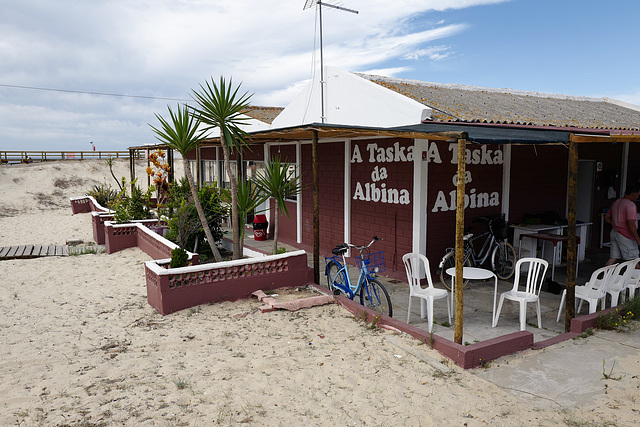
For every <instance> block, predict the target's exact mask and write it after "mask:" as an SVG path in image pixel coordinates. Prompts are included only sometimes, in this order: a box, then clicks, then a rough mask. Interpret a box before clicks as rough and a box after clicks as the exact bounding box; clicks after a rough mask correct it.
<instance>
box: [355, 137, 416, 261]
mask: <svg viewBox="0 0 640 427" xmlns="http://www.w3.org/2000/svg"><path fill="white" fill-rule="evenodd" d="M373 144H375V148H374V145H373ZM356 146H357V147H358V148H357V150H358V151H359V152H360V154H361V159H362V162H357V161H355V162H353V161H352V163H351V240H352V242H351V243H354V244H357V245H363V244H367V243H369V242H370V241H371V239H372V237H373V236H378V237H380V238H382V239H383V241H381V242H377V243H375V245H374V246H372V247H371V251H372V252H373V251H378V250H384V251H385V262H386V267H387V270H388V269H392V270H395V271H398V270H402V271H404V266H403V264H402V256H403V255H404V254H406V253H407V252H411V239H412V230H413V160H412V159H413V158H412V157H410V156H409V157H407V155H408V152H407V148H408V147H411V149H413V140H410V139H401V138H397V139H380V140H366V141H354V142H353V143H352V152H351V157H352V160H353V153H354V151H355V150H356ZM367 146H369V147H370V148H369V149H368V148H367ZM372 152H373V153H374V156H373V159H372V158H371V153H372ZM396 159H398V160H399V161H396ZM371 160H373V161H371ZM380 160H383V161H380ZM389 160H392V161H389ZM385 176H386V178H385ZM374 185H375V190H373V186H374ZM367 186H368V188H369V199H370V200H368V201H367V200H366V198H367ZM385 190H386V193H387V194H389V190H392V191H393V190H395V191H397V192H398V194H399V197H398V199H397V201H398V202H399V203H390V202H389V200H388V199H389V196H387V197H386V199H387V201H383V200H384V198H385V196H384V193H385ZM378 191H379V193H380V198H379V200H378V201H375V199H377V195H378ZM363 198H364V199H365V200H362V199H363ZM393 200H394V201H396V199H395V198H394V199H393ZM354 255H355V254H354Z"/></svg>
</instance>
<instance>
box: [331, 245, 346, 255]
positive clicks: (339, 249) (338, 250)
mask: <svg viewBox="0 0 640 427" xmlns="http://www.w3.org/2000/svg"><path fill="white" fill-rule="evenodd" d="M347 249H349V245H347V244H346V243H342V244H340V245H337V246H336V247H335V248H333V250H332V251H331V253H332V254H334V255H342V254H344V253H345V252H347Z"/></svg>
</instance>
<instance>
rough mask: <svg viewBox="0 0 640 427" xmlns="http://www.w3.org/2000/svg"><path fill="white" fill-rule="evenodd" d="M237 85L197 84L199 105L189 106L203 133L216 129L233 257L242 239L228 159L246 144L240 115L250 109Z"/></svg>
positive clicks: (238, 252) (243, 118)
mask: <svg viewBox="0 0 640 427" xmlns="http://www.w3.org/2000/svg"><path fill="white" fill-rule="evenodd" d="M239 90H240V85H238V86H237V87H235V88H234V87H233V81H232V80H229V83H228V84H227V81H226V80H225V79H224V77H220V81H219V83H218V84H216V82H215V81H214V80H213V78H212V79H211V81H210V82H205V84H204V85H200V90H197V91H195V90H194V91H193V99H194V101H195V102H196V103H197V104H198V106H197V107H191V114H192V116H193V117H195V118H197V119H198V120H199V121H200V122H202V123H203V124H205V125H206V126H207V127H206V130H212V129H215V128H218V129H219V131H220V144H221V146H222V154H223V156H224V167H225V170H226V172H227V176H228V177H229V181H230V184H231V189H230V192H231V225H232V228H233V258H234V259H240V258H241V257H242V236H241V232H242V230H241V229H240V218H239V213H238V181H237V179H236V176H235V174H234V173H233V171H232V170H231V162H230V156H231V153H232V152H234V151H235V152H240V151H241V150H242V147H243V146H244V145H246V143H247V139H248V137H249V136H248V134H247V132H245V131H244V130H243V129H242V125H243V124H244V123H246V121H247V120H248V119H249V117H247V116H245V115H243V112H244V111H245V110H246V109H247V108H248V107H249V100H250V99H251V96H252V95H250V94H248V93H247V92H245V93H243V94H240V93H239Z"/></svg>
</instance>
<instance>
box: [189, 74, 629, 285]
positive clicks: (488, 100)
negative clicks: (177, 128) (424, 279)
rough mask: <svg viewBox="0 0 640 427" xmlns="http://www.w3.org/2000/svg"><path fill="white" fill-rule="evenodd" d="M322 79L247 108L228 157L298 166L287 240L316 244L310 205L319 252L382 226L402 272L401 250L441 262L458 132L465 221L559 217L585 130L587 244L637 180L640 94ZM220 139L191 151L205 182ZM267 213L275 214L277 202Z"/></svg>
mask: <svg viewBox="0 0 640 427" xmlns="http://www.w3.org/2000/svg"><path fill="white" fill-rule="evenodd" d="M324 85H325V87H324V90H321V88H320V83H318V82H312V83H310V86H309V88H307V89H306V90H304V91H303V92H302V93H301V94H300V95H299V96H298V97H297V98H295V99H294V100H293V101H292V102H291V104H290V105H288V106H287V107H286V108H284V109H283V110H280V109H261V108H255V109H253V110H252V111H251V112H250V113H249V114H251V115H253V117H255V118H257V119H258V120H257V122H258V123H259V125H258V126H257V127H256V128H255V129H257V130H250V132H251V136H252V139H251V141H250V144H249V146H247V147H245V149H244V150H243V151H242V153H241V155H234V156H233V158H232V159H233V161H234V163H235V167H237V169H238V170H239V171H241V173H242V174H243V175H245V176H246V177H251V175H252V174H254V173H258V172H259V169H260V168H261V167H262V165H264V162H268V161H269V159H271V158H274V157H276V156H277V157H279V158H280V159H282V160H284V161H287V162H289V163H291V164H294V165H296V166H297V167H298V170H299V171H300V172H301V173H302V182H303V184H304V190H303V191H302V193H301V194H299V195H298V196H297V197H295V198H292V199H291V200H289V201H288V202H287V203H288V210H289V217H287V216H284V215H283V216H282V217H281V218H280V230H279V236H280V240H282V241H284V242H287V243H290V244H293V245H295V246H298V247H302V248H304V249H307V250H309V249H310V248H312V247H313V245H314V217H317V218H319V233H318V234H316V235H318V236H319V245H320V253H321V254H330V253H331V249H332V248H333V247H334V246H335V245H336V244H339V243H341V242H345V241H346V242H351V243H354V244H365V243H368V242H369V241H370V240H371V238H372V237H373V236H374V235H375V236H378V237H381V238H383V239H384V240H383V241H382V242H378V243H376V245H375V249H376V250H384V251H385V260H386V268H387V273H388V274H389V275H390V276H394V275H397V277H398V278H402V277H403V276H404V268H403V264H402V256H403V255H404V254H405V253H407V252H419V253H423V254H426V255H427V257H428V258H429V260H430V263H431V265H432V269H435V267H436V266H437V263H438V261H439V260H440V258H441V257H442V255H443V254H444V251H445V249H446V248H447V247H451V246H453V245H454V238H455V229H456V221H455V218H456V183H457V172H458V164H457V159H458V139H459V138H461V137H463V138H465V139H466V141H467V143H466V153H465V155H466V156H465V158H466V171H465V176H464V180H465V187H466V191H465V224H466V225H467V226H472V225H473V219H474V218H476V217H479V216H487V215H495V214H501V213H502V214H504V215H505V216H506V218H507V219H508V221H509V222H510V223H511V224H520V223H525V222H532V221H536V218H538V219H540V218H543V217H553V218H554V220H556V221H562V220H564V219H565V218H566V216H567V211H568V206H569V202H568V196H569V191H570V189H569V164H570V150H569V146H570V144H572V143H577V147H578V151H577V154H578V180H577V190H576V191H577V196H578V199H577V200H578V201H577V206H576V215H577V220H578V221H579V222H583V223H587V224H591V225H590V226H589V227H587V228H586V234H584V235H583V237H586V239H583V240H584V241H583V242H582V243H581V244H582V245H583V248H584V247H587V248H588V247H593V246H599V245H601V244H602V243H605V241H606V240H607V236H608V229H607V228H606V227H605V226H604V224H603V221H602V212H603V210H605V209H606V208H608V207H609V206H610V204H611V203H612V202H613V200H614V199H615V198H617V197H620V195H621V194H622V193H623V192H624V189H625V186H626V183H627V182H631V181H634V180H638V179H640V145H639V144H637V143H634V142H633V141H636V140H638V136H637V135H639V134H640V107H638V106H635V105H631V104H626V103H624V102H621V101H616V100H613V99H608V98H586V97H573V96H564V95H550V94H543V93H533V92H522V91H516V90H510V89H491V88H480V87H469V86H461V85H449V84H435V83H427V82H421V81H413V80H401V79H393V78H387V77H380V76H372V75H364V74H354V73H348V72H344V71H341V70H338V69H335V68H329V67H327V69H326V73H325V83H324ZM633 135H636V136H635V137H634V136H633ZM218 144H219V141H218V140H216V139H215V138H212V139H210V140H207V141H205V143H203V144H202V145H201V147H200V148H199V149H198V150H197V151H195V152H192V153H190V155H189V159H190V160H192V161H193V162H194V167H195V168H196V169H194V170H197V171H198V176H199V179H200V182H204V183H206V182H210V181H213V180H218V181H219V182H225V181H226V180H227V179H226V177H225V174H224V168H223V167H222V159H223V157H222V150H221V149H220V148H219V146H218ZM313 147H317V155H316V156H315V158H314V153H313V151H314V150H313ZM314 167H317V174H318V175H319V180H318V188H317V190H318V191H317V197H318V204H317V205H318V212H315V213H314V203H313V197H314V185H313V176H314V171H313V169H314ZM265 207H266V208H269V207H270V206H265ZM267 212H268V220H269V223H271V224H272V223H273V218H271V215H273V212H274V210H273V209H270V210H268V211H267ZM314 214H315V216H314ZM474 226H475V227H476V228H477V229H476V230H474V231H475V232H480V231H482V229H480V228H478V227H480V226H479V225H477V224H476V225H474ZM601 236H605V237H603V238H601ZM514 243H515V244H516V246H517V244H518V243H519V242H514Z"/></svg>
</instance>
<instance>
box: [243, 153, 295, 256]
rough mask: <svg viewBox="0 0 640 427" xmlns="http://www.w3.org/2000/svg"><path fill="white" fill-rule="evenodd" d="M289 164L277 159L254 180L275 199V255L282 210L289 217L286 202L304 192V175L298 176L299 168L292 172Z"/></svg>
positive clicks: (262, 190)
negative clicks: (302, 180) (287, 199)
mask: <svg viewBox="0 0 640 427" xmlns="http://www.w3.org/2000/svg"><path fill="white" fill-rule="evenodd" d="M291 169H292V168H291V165H290V164H289V163H282V162H281V161H280V158H279V157H275V158H274V159H272V160H271V161H269V162H268V163H267V164H265V167H264V169H263V170H262V173H261V174H259V175H258V176H257V177H255V178H254V180H255V183H256V185H257V186H258V189H259V190H260V191H261V192H262V193H264V194H265V195H267V196H269V197H273V198H274V199H275V207H276V212H275V215H274V219H273V223H274V224H273V253H274V254H276V253H278V228H279V222H280V210H281V209H282V211H283V212H284V213H285V214H286V215H287V216H289V210H288V209H287V204H286V203H285V200H286V198H287V197H291V196H295V195H296V194H298V193H299V192H300V191H302V182H301V179H302V175H300V174H298V167H297V166H295V167H293V170H291Z"/></svg>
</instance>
